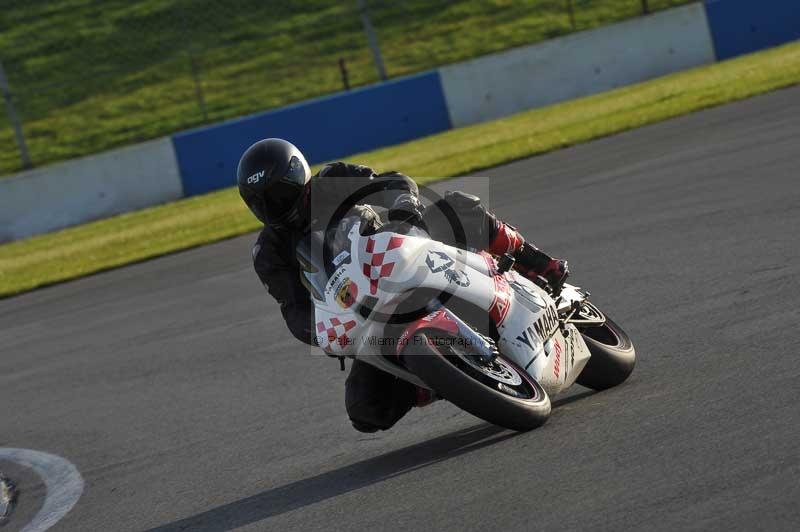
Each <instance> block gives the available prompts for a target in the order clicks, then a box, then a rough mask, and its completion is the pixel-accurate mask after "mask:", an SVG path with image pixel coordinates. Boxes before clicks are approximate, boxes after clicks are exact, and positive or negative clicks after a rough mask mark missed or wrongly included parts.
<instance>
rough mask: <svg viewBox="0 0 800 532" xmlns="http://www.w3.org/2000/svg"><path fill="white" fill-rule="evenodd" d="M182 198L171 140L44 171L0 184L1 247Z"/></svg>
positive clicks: (121, 150)
mask: <svg viewBox="0 0 800 532" xmlns="http://www.w3.org/2000/svg"><path fill="white" fill-rule="evenodd" d="M182 196H183V190H182V187H181V179H180V175H179V174H178V164H177V162H176V160H175V152H174V150H173V149H172V142H170V139H168V138H162V139H158V140H153V141H150V142H145V143H143V144H137V145H135V146H129V147H126V148H121V149H118V150H111V151H107V152H104V153H100V154H97V155H92V156H89V157H83V158H81V159H74V160H71V161H67V162H64V163H59V164H54V165H51V166H43V167H41V168H36V169H34V170H29V171H27V172H22V173H21V174H17V175H16V176H13V177H8V178H3V179H0V242H7V241H11V240H18V239H20V238H25V237H28V236H32V235H36V234H39V233H46V232H48V231H54V230H56V229H61V228H63V227H67V226H70V225H76V224H80V223H84V222H88V221H90V220H94V219H97V218H104V217H107V216H112V215H114V214H119V213H123V212H128V211H133V210H136V209H142V208H145V207H150V206H151V205H156V204H158V203H165V202H167V201H173V200H176V199H179V198H180V197H182Z"/></svg>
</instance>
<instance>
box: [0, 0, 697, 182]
mask: <svg viewBox="0 0 800 532" xmlns="http://www.w3.org/2000/svg"><path fill="white" fill-rule="evenodd" d="M690 1H692V0H405V1H401V2H394V1H390V0H342V1H331V0H302V1H301V0H282V1H276V0H139V1H136V2H129V1H128V0H57V1H54V0H35V1H34V0H29V1H28V2H24V3H23V2H13V0H0V7H1V8H2V10H3V12H4V18H3V19H2V22H0V24H2V26H0V92H2V96H3V99H4V102H5V111H6V112H5V113H0V173H8V172H12V171H15V170H18V169H20V168H27V167H31V166H33V165H38V164H43V163H46V162H51V161H55V160H60V159H66V158H70V157H76V156H80V155H85V154H89V153H93V152H97V151H101V150H104V149H108V148H112V147H115V146H120V145H124V144H130V143H133V142H137V141H142V140H145V139H149V138H155V137H158V136H162V135H166V134H170V133H172V132H175V131H178V130H181V129H186V128H191V127H195V126H200V125H203V124H208V123H212V122H216V121H219V120H223V119H228V118H233V117H236V116H241V115H243V114H247V113H252V112H256V111H261V110H265V109H270V108H275V107H278V106H281V105H285V104H288V103H292V102H297V101H301V100H305V99H308V98H312V97H316V96H321V95H324V94H328V93H332V92H335V91H340V90H343V89H344V90H348V89H350V88H352V87H357V86H361V85H365V84H369V83H373V82H376V81H380V80H381V79H389V78H393V77H397V76H402V75H406V74H410V73H413V72H418V71H422V70H427V69H430V68H434V67H436V66H439V65H443V64H447V63H452V62H455V61H460V60H464V59H468V58H470V57H474V56H476V55H481V54H486V53H491V52H496V51H499V50H502V49H505V48H510V47H514V46H520V45H523V44H528V43H531V42H536V41H540V40H544V39H549V38H553V37H557V36H560V35H564V34H567V33H570V32H573V31H580V30H584V29H589V28H592V27H596V26H600V25H603V24H609V23H612V22H616V21H619V20H623V19H626V18H630V17H635V16H640V15H643V14H647V13H649V12H652V11H656V10H660V9H665V8H669V7H673V6H677V5H681V4H686V3H689V2H690ZM2 4H6V5H2ZM376 119H377V118H376ZM309 127H313V124H309Z"/></svg>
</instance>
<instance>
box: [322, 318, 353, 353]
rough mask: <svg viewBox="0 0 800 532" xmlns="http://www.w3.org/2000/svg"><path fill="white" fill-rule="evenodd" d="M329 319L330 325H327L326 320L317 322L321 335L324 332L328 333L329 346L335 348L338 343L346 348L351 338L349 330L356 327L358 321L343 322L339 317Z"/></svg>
mask: <svg viewBox="0 0 800 532" xmlns="http://www.w3.org/2000/svg"><path fill="white" fill-rule="evenodd" d="M328 321H329V322H330V326H326V325H325V320H322V321H320V322H317V332H318V333H319V334H320V335H322V333H323V332H325V333H326V334H327V339H328V345H329V347H331V348H333V346H334V345H338V346H339V347H340V348H344V347H345V346H346V345H347V344H349V343H350V338H348V337H347V331H349V330H350V329H352V328H353V327H355V326H356V322H355V321H354V320H350V321H346V322H344V323H342V322H341V320H339V318H331V319H330V320H328Z"/></svg>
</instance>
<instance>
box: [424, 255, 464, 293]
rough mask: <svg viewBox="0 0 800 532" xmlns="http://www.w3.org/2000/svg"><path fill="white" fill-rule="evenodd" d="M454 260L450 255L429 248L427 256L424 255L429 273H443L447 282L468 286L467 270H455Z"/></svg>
mask: <svg viewBox="0 0 800 532" xmlns="http://www.w3.org/2000/svg"><path fill="white" fill-rule="evenodd" d="M455 263H456V261H454V260H453V259H452V258H451V257H450V255H448V254H447V253H444V252H442V251H435V250H431V251H428V256H427V257H425V264H426V265H427V266H428V269H429V270H430V271H431V273H440V272H441V273H443V274H444V278H445V279H447V282H449V283H452V284H457V285H458V286H469V284H470V280H469V276H468V275H467V272H465V271H463V270H456V269H455V268H454V266H455Z"/></svg>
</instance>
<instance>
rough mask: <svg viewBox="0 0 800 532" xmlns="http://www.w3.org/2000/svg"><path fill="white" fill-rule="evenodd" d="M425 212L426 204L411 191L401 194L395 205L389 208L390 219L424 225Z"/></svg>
mask: <svg viewBox="0 0 800 532" xmlns="http://www.w3.org/2000/svg"><path fill="white" fill-rule="evenodd" d="M424 212H425V206H424V205H422V202H420V201H419V198H418V197H416V196H415V195H414V194H411V193H406V194H400V195H399V196H397V199H396V200H395V201H394V205H392V206H391V208H389V220H390V221H392V222H404V223H408V224H411V225H416V226H421V227H424V223H423V222H422V214H423V213H424Z"/></svg>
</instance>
